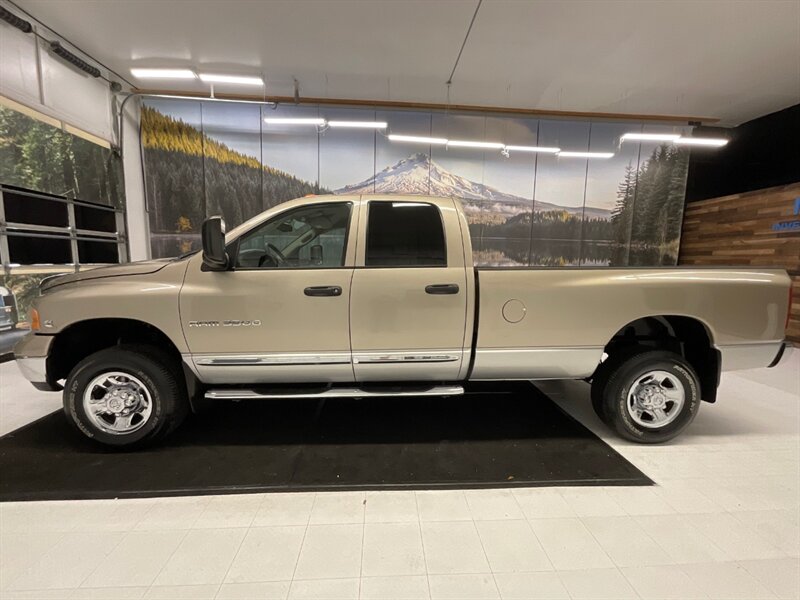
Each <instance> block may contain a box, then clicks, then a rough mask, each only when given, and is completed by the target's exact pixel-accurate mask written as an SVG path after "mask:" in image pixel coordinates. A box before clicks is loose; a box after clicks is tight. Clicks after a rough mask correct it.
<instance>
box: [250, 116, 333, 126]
mask: <svg viewBox="0 0 800 600" xmlns="http://www.w3.org/2000/svg"><path fill="white" fill-rule="evenodd" d="M264 123H267V124H269V125H325V119H321V118H316V119H315V118H296V117H286V118H280V117H277V118H272V117H267V118H266V119H264Z"/></svg>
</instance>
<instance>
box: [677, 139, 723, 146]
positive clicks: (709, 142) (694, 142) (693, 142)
mask: <svg viewBox="0 0 800 600" xmlns="http://www.w3.org/2000/svg"><path fill="white" fill-rule="evenodd" d="M675 143H676V144H680V145H682V146H711V147H713V148H720V147H721V146H724V145H725V144H727V143H728V140H726V139H725V138H696V137H679V138H678V139H677V140H675Z"/></svg>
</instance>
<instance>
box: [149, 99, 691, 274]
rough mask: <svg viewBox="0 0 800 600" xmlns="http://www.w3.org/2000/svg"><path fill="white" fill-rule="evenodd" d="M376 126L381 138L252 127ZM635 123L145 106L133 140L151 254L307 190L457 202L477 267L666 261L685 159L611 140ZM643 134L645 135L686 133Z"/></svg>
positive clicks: (676, 225)
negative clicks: (213, 222) (544, 149)
mask: <svg viewBox="0 0 800 600" xmlns="http://www.w3.org/2000/svg"><path fill="white" fill-rule="evenodd" d="M270 117H272V118H320V117H322V118H325V119H327V120H329V121H331V120H341V121H385V122H387V123H388V128H387V130H370V129H347V128H336V129H333V128H330V129H324V130H323V129H322V128H320V127H319V126H316V125H309V124H286V123H279V124H275V123H268V122H265V118H270ZM643 127H644V126H643V125H642V124H641V123H631V122H594V121H568V120H556V119H552V120H548V119H528V118H517V117H500V116H493V115H476V114H452V113H444V112H421V111H406V110H371V109H366V108H341V107H326V106H308V105H302V106H295V105H288V106H284V105H279V106H277V107H270V106H266V105H265V106H259V105H254V104H246V103H241V104H240V103H214V102H203V101H197V100H173V99H146V100H145V101H144V104H143V107H142V122H141V133H142V144H143V157H144V166H145V187H146V194H147V201H148V208H149V218H150V230H151V250H152V254H153V256H154V257H165V256H175V255H178V254H181V253H184V252H188V251H191V250H194V249H197V248H198V247H199V239H200V238H199V228H200V224H201V223H202V221H203V219H205V218H206V217H207V216H212V215H217V214H221V215H222V216H223V217H224V218H225V220H226V222H227V223H228V225H229V227H233V226H235V225H237V224H239V223H241V222H242V221H244V220H246V219H248V218H250V217H251V216H253V215H255V214H258V213H259V212H261V211H262V210H265V209H267V208H270V207H272V206H275V205H277V204H279V203H281V202H285V201H287V200H290V199H293V198H297V197H300V196H305V195H308V194H331V193H332V194H367V193H400V194H418V195H436V196H453V197H457V198H459V199H461V201H462V203H463V205H464V208H465V211H466V214H467V218H468V220H469V223H470V232H471V235H472V239H473V253H474V258H475V262H476V264H478V265H484V266H490V265H491V266H526V265H531V266H570V265H586V266H602V265H613V266H625V265H638V266H647V265H672V264H676V262H677V251H678V244H679V239H680V224H681V220H682V216H683V204H684V195H685V188H686V174H687V168H688V157H689V155H688V150H687V149H679V148H677V147H675V146H671V145H663V144H658V143H647V142H643V143H638V142H637V143H630V142H626V143H622V144H621V143H620V141H619V140H620V137H621V136H622V135H623V134H624V133H626V132H634V131H635V132H639V131H642V130H643ZM689 130H690V128H688V127H672V126H658V125H655V126H654V125H647V126H646V131H647V132H658V133H662V132H668V133H680V134H685V133H688V132H689ZM388 133H396V134H404V135H415V136H426V137H444V138H447V139H450V140H474V141H487V142H497V143H502V144H506V145H518V146H554V147H559V148H562V149H564V150H573V151H583V152H586V151H591V152H613V153H614V156H613V157H612V158H609V159H594V158H592V159H586V158H567V157H559V156H556V155H554V154H543V153H531V152H517V151H510V152H508V153H507V155H505V154H504V153H501V152H500V150H495V149H485V148H471V147H455V146H439V145H433V146H431V145H429V144H420V143H403V142H397V141H392V140H389V139H388V137H387V134H388Z"/></svg>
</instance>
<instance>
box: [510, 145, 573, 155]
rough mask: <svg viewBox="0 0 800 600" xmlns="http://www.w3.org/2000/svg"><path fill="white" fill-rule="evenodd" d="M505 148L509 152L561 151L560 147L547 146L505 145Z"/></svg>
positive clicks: (554, 152)
mask: <svg viewBox="0 0 800 600" xmlns="http://www.w3.org/2000/svg"><path fill="white" fill-rule="evenodd" d="M505 149H506V150H508V151H509V152H545V153H548V154H556V153H557V152H561V148H555V147H548V146H506V147H505Z"/></svg>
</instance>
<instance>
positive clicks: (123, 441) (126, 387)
mask: <svg viewBox="0 0 800 600" xmlns="http://www.w3.org/2000/svg"><path fill="white" fill-rule="evenodd" d="M174 363H175V361H174V359H173V358H172V357H171V356H170V355H169V354H167V353H166V352H164V351H163V350H160V349H159V348H156V347H154V346H144V345H121V346H115V347H113V348H106V349H104V350H100V351H99V352H95V353H94V354H91V355H89V356H87V357H86V358H84V359H83V360H82V361H80V362H79V363H78V364H77V365H76V366H75V368H74V369H72V372H71V373H70V374H69V377H68V378H67V381H66V384H65V386H64V412H65V413H66V415H67V419H68V420H69V421H70V422H71V423H72V424H73V425H74V426H75V427H76V428H77V429H78V430H79V431H81V432H82V433H83V434H84V435H85V436H87V437H89V438H91V439H93V440H94V441H96V442H99V443H101V444H104V445H107V446H113V447H117V448H136V447H142V446H145V445H148V444H150V443H153V442H155V441H157V440H159V439H161V438H163V437H164V436H166V435H167V434H168V433H170V432H171V431H173V430H174V429H175V428H176V427H177V426H178V425H180V423H181V422H182V421H183V419H184V418H185V417H186V414H187V413H188V409H189V401H188V398H187V395H186V384H185V382H184V381H183V379H182V376H181V375H180V372H179V370H178V368H177V366H176V365H175V364H174ZM93 406H97V407H98V409H99V410H92V409H91V407H93Z"/></svg>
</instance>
